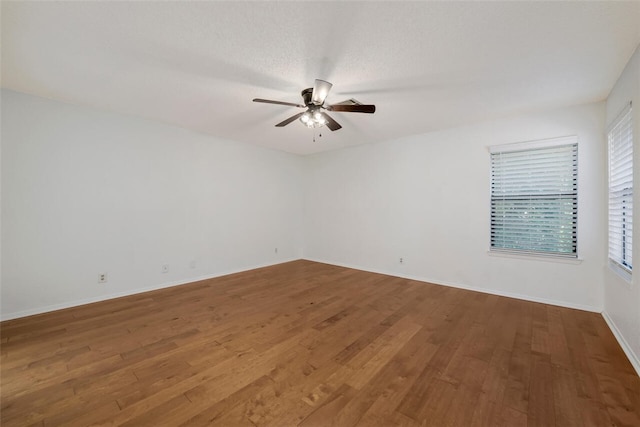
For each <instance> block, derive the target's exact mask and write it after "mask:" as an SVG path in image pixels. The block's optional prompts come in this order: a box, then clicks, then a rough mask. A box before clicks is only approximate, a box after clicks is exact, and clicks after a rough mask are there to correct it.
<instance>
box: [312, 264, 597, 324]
mask: <svg viewBox="0 0 640 427" xmlns="http://www.w3.org/2000/svg"><path fill="white" fill-rule="evenodd" d="M304 259H305V260H307V261H313V262H320V263H323V264H331V265H337V266H339V267H345V268H352V269H354V270H362V271H367V272H369V273H377V274H384V275H387V276H394V277H401V278H403V279H409V280H416V281H418V282H426V283H431V284H434V285H439V286H449V287H451V288H459V289H465V290H468V291H475V292H481V293H484V294H490V295H499V296H502V297H508V298H515V299H521V300H524V301H531V302H539V303H543V304H549V305H556V306H558V307H565V308H574V309H576V310H583V311H591V312H594V313H602V307H594V306H590V305H584V304H575V303H571V302H567V301H557V300H552V299H548V298H539V297H534V296H529V295H522V294H518V293H514V292H505V291H499V290H495V289H487V288H478V287H474V286H468V285H464V284H460V283H451V282H443V281H441V280H439V281H438V280H431V279H429V278H426V277H418V276H411V275H406V274H399V273H397V272H395V271H394V272H388V271H382V270H377V269H371V268H367V267H361V266H354V265H349V264H342V263H336V262H332V261H325V260H321V259H314V258H304Z"/></svg>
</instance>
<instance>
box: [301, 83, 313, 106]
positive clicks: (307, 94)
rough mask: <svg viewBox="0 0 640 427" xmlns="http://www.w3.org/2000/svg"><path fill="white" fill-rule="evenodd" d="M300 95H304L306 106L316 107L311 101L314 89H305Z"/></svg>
mask: <svg viewBox="0 0 640 427" xmlns="http://www.w3.org/2000/svg"><path fill="white" fill-rule="evenodd" d="M300 95H302V100H303V101H304V105H306V106H307V107H309V106H311V105H314V104H313V101H311V97H312V96H313V88H311V87H308V88H306V89H304V90H303V91H302V92H300Z"/></svg>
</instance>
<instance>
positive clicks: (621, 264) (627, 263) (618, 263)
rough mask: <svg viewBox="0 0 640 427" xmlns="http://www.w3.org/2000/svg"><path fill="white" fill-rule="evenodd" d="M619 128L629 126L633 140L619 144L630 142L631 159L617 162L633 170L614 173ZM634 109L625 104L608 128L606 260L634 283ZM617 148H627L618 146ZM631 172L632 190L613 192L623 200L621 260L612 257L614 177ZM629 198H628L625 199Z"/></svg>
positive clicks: (611, 266) (629, 188)
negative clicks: (615, 142) (616, 136)
mask: <svg viewBox="0 0 640 427" xmlns="http://www.w3.org/2000/svg"><path fill="white" fill-rule="evenodd" d="M627 117H628V123H623V120H625V119H627ZM619 126H628V127H629V131H630V132H631V138H630V140H629V141H618V143H619V144H622V143H625V142H628V143H630V146H629V147H628V150H629V152H628V154H627V156H628V157H625V159H624V160H623V161H622V162H620V161H619V160H618V164H617V165H616V166H618V167H619V166H620V164H621V163H622V164H624V163H625V162H630V168H624V169H622V168H620V169H616V171H615V172H612V166H613V165H612V156H611V153H612V143H613V142H612V137H613V132H614V131H615V130H616V129H617V128H618V127H619ZM633 137H634V135H633V106H632V103H631V102H629V103H627V104H626V105H625V107H624V108H623V109H622V111H620V113H619V114H618V115H617V116H616V118H615V119H614V120H613V121H612V123H611V124H610V125H609V126H608V127H607V259H608V260H609V267H610V268H611V269H612V270H613V271H615V272H616V273H618V274H619V275H620V276H621V277H622V278H623V279H625V280H627V281H630V280H631V276H632V272H633V187H634V185H633V179H634V177H633V175H634V166H635V165H634V159H633V151H634V147H633ZM618 149H622V150H624V149H627V148H625V147H618ZM627 169H628V170H629V172H630V176H628V177H627V176H626V175H625V177H627V178H630V181H628V182H630V187H625V188H622V189H621V190H614V191H613V193H617V197H615V196H614V197H615V198H617V199H619V198H622V202H621V204H620V205H619V208H620V209H622V211H623V214H622V220H621V221H622V229H621V232H620V234H621V236H620V239H621V242H616V243H617V244H618V245H619V246H620V250H621V251H622V253H621V255H620V257H612V256H611V254H612V251H614V250H615V248H612V233H613V232H616V230H613V228H614V224H613V223H612V214H611V211H612V203H614V202H613V201H612V182H611V181H612V179H611V177H612V175H614V174H619V173H621V172H624V171H625V170H627ZM625 196H626V197H625ZM625 200H628V201H629V202H625ZM627 209H629V210H630V211H631V212H630V214H631V223H630V224H631V227H630V232H629V233H628V234H627V229H628V228H627V227H626V226H625V224H626V221H625V220H624V218H626V216H627V215H626V214H625V213H624V211H625V210H627ZM627 240H630V241H631V244H630V245H629V246H630V248H628V249H627V243H626V242H627ZM627 252H629V255H626V254H627Z"/></svg>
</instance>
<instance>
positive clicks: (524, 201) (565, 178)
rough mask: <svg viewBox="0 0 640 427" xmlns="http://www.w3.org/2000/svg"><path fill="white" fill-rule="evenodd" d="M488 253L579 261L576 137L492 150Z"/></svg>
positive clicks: (512, 145) (511, 145) (498, 147)
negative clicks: (530, 255) (544, 256)
mask: <svg viewBox="0 0 640 427" xmlns="http://www.w3.org/2000/svg"><path fill="white" fill-rule="evenodd" d="M489 151H490V152H491V250H492V251H503V252H516V253H524V254H532V255H547V256H556V257H568V258H576V257H577V247H578V241H577V223H578V141H577V137H575V136H572V137H565V138H555V139H551V140H543V141H534V142H525V143H517V144H507V145H499V146H493V147H491V148H490V150H489Z"/></svg>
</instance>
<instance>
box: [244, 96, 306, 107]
mask: <svg viewBox="0 0 640 427" xmlns="http://www.w3.org/2000/svg"><path fill="white" fill-rule="evenodd" d="M253 102H263V103H265V104H278V105H288V106H290V107H299V108H305V107H306V106H305V105H301V104H295V103H293V102H282V101H272V100H270V99H261V98H254V99H253Z"/></svg>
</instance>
